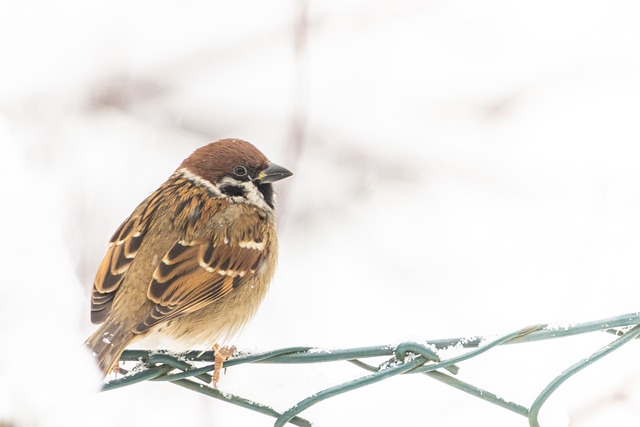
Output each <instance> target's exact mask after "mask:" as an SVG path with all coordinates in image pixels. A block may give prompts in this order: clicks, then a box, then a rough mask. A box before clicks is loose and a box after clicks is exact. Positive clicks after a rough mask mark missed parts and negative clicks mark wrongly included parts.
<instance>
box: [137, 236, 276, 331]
mask: <svg viewBox="0 0 640 427" xmlns="http://www.w3.org/2000/svg"><path fill="white" fill-rule="evenodd" d="M258 233H259V231H258V229H257V228H255V227H250V228H248V229H246V230H243V231H242V233H240V236H241V239H235V238H231V239H229V238H227V237H225V238H220V236H213V238H211V239H207V240H202V239H198V240H193V241H184V240H181V241H178V242H176V243H175V244H174V245H173V246H172V247H171V249H170V250H169V251H168V252H167V253H166V255H165V256H164V257H163V259H162V261H161V262H160V264H158V267H157V268H156V270H155V271H154V273H153V279H152V280H151V283H150V285H149V289H148V292H147V297H148V298H149V299H150V300H151V301H152V302H154V303H155V304H154V306H153V308H152V309H151V311H150V312H149V314H148V316H147V318H146V319H145V320H144V321H142V322H140V323H139V324H138V325H137V326H136V328H135V329H134V331H135V332H136V333H142V332H145V331H147V330H148V329H149V328H151V327H152V326H154V325H157V324H158V323H161V322H165V321H167V320H170V319H173V318H176V317H179V316H181V315H183V314H186V313H190V312H193V311H196V310H198V309H200V308H202V307H204V306H206V305H208V304H211V303H212V302H214V301H215V300H217V299H219V298H222V297H224V296H225V295H228V294H229V293H230V292H231V291H232V290H233V289H236V288H238V287H239V286H242V285H243V284H244V283H246V282H247V280H249V278H250V277H251V276H252V275H254V274H256V271H258V270H259V268H260V265H261V263H262V262H263V260H265V258H266V256H267V254H266V253H267V248H266V242H265V241H264V240H263V239H264V238H265V236H263V235H260V234H258Z"/></svg>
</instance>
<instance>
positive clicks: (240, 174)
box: [233, 166, 247, 178]
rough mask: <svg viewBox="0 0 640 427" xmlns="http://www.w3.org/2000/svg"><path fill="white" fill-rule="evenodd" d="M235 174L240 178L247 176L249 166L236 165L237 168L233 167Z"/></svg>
mask: <svg viewBox="0 0 640 427" xmlns="http://www.w3.org/2000/svg"><path fill="white" fill-rule="evenodd" d="M233 174H234V175H235V176H237V177H240V178H241V177H244V176H247V168H245V167H244V166H236V167H235V168H233Z"/></svg>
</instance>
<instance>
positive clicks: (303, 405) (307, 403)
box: [273, 356, 426, 427]
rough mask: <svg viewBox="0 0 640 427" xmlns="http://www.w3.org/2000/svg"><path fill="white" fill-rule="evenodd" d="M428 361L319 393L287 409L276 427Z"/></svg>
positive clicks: (409, 363)
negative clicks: (298, 415)
mask: <svg viewBox="0 0 640 427" xmlns="http://www.w3.org/2000/svg"><path fill="white" fill-rule="evenodd" d="M425 361H426V359H425V358H424V357H423V356H420V357H417V358H415V359H412V360H410V361H407V362H404V363H401V364H400V365H396V366H393V367H390V368H387V369H384V370H381V371H378V372H376V373H373V374H371V375H367V376H364V377H361V378H358V379H355V380H352V381H348V382H345V383H342V384H340V385H337V386H334V387H330V388H327V389H325V390H322V391H320V392H318V393H315V394H313V395H311V396H309V397H307V398H306V399H303V400H301V401H300V402H298V403H296V404H295V405H293V406H292V407H291V408H289V409H287V410H286V411H285V412H284V413H283V414H282V415H281V416H280V417H279V418H278V419H277V420H276V422H275V424H274V425H273V426H274V427H282V426H283V425H285V424H286V423H287V422H288V421H289V420H290V419H291V418H293V417H294V416H295V415H297V414H299V413H300V412H302V411H304V410H305V409H308V408H309V407H311V406H313V405H315V404H316V403H319V402H322V401H323V400H326V399H328V398H330V397H333V396H337V395H339V394H342V393H346V392H348V391H351V390H355V389H357V388H360V387H364V386H367V385H369V384H373V383H376V382H378V381H382V380H384V379H387V378H389V377H392V376H395V375H399V374H402V373H404V372H407V371H410V370H412V369H415V368H417V367H418V366H420V365H421V364H423V363H425Z"/></svg>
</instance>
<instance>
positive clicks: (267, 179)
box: [255, 163, 293, 184]
mask: <svg viewBox="0 0 640 427" xmlns="http://www.w3.org/2000/svg"><path fill="white" fill-rule="evenodd" d="M291 175H293V172H291V171H290V170H289V169H287V168H283V167H282V166H278V165H276V164H275V163H269V167H267V168H266V169H264V170H262V171H261V172H260V173H259V174H258V176H257V177H256V179H255V181H257V182H258V184H270V183H272V182H276V181H280V180H281V179H285V178H287V177H289V176H291Z"/></svg>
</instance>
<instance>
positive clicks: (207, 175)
mask: <svg viewBox="0 0 640 427" xmlns="http://www.w3.org/2000/svg"><path fill="white" fill-rule="evenodd" d="M268 165H269V160H268V159H267V157H266V156H265V155H264V154H262V152H261V151H260V150H258V149H257V148H256V147H254V146H253V144H251V143H249V142H247V141H243V140H242V139H235V138H227V139H221V140H219V141H216V142H212V143H210V144H207V145H205V146H203V147H200V148H198V149H197V150H196V151H194V152H193V153H192V154H191V155H190V156H189V157H187V158H186V159H185V160H184V161H183V162H182V164H181V165H180V168H186V169H188V170H189V171H190V172H191V173H194V174H196V175H198V176H200V177H202V178H204V179H206V180H208V181H209V182H212V183H216V182H217V181H218V180H219V179H220V178H221V177H223V176H225V175H227V174H229V173H230V172H231V171H232V170H233V168H234V167H235V166H245V167H248V168H253V169H255V170H262V169H264V168H266V167H267V166H268Z"/></svg>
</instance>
